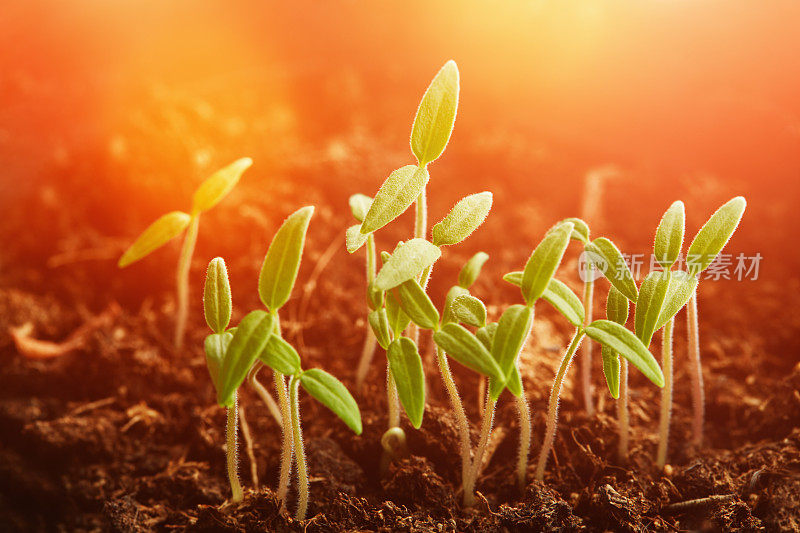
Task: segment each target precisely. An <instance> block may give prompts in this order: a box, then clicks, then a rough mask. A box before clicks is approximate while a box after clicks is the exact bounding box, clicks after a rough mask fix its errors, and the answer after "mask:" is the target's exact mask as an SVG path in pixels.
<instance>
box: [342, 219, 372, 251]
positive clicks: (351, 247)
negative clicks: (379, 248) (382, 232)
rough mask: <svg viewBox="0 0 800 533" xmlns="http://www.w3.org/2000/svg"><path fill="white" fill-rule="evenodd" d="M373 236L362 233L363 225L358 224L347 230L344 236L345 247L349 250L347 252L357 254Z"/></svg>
mask: <svg viewBox="0 0 800 533" xmlns="http://www.w3.org/2000/svg"><path fill="white" fill-rule="evenodd" d="M371 235H372V234H371V233H366V234H364V233H361V224H356V225H354V226H350V227H349V228H347V231H346V232H345V234H344V243H345V247H346V248H347V252H348V253H351V254H352V253H354V252H357V251H358V250H359V249H360V248H361V247H362V246H364V244H365V243H366V242H367V239H369V238H370V236H371Z"/></svg>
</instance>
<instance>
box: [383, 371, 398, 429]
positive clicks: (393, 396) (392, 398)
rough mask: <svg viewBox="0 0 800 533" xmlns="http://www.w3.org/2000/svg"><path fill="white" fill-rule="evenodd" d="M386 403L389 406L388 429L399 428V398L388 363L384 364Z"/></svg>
mask: <svg viewBox="0 0 800 533" xmlns="http://www.w3.org/2000/svg"><path fill="white" fill-rule="evenodd" d="M386 401H387V402H388V406H389V428H394V427H400V398H399V397H398V396H397V384H396V383H395V382H394V374H392V368H391V367H390V366H389V362H388V361H387V362H386Z"/></svg>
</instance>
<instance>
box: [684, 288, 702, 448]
mask: <svg viewBox="0 0 800 533" xmlns="http://www.w3.org/2000/svg"><path fill="white" fill-rule="evenodd" d="M686 322H687V326H688V328H687V330H688V333H687V334H688V336H689V339H688V344H689V360H690V363H689V364H690V365H691V366H692V368H693V370H694V371H693V372H690V374H691V376H692V404H693V405H694V421H693V423H692V428H693V437H692V440H693V442H694V445H695V446H696V447H698V448H699V447H700V446H701V445H702V444H703V418H704V416H705V403H706V398H705V391H704V388H703V364H702V362H701V361H700V330H699V328H698V319H697V291H696V290H695V292H694V293H692V297H691V298H690V299H689V304H688V306H687V307H686Z"/></svg>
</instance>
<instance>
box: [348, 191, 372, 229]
mask: <svg viewBox="0 0 800 533" xmlns="http://www.w3.org/2000/svg"><path fill="white" fill-rule="evenodd" d="M348 203H349V204H350V211H351V212H352V213H353V217H354V218H355V219H356V220H357V221H358V222H359V223H361V222H364V217H366V216H367V212H368V211H369V208H370V206H371V205H372V198H370V197H369V196H367V195H366V194H361V193H358V194H354V195H353V196H351V197H350V199H349V200H348Z"/></svg>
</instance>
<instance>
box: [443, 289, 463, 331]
mask: <svg viewBox="0 0 800 533" xmlns="http://www.w3.org/2000/svg"><path fill="white" fill-rule="evenodd" d="M468 294H469V290H467V289H465V288H464V287H461V286H459V285H453V286H452V287H450V290H449V291H447V296H446V297H445V300H444V311H443V312H442V324H447V323H448V322H455V321H456V316H455V315H454V314H453V301H455V299H456V298H458V297H459V296H463V295H468Z"/></svg>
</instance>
